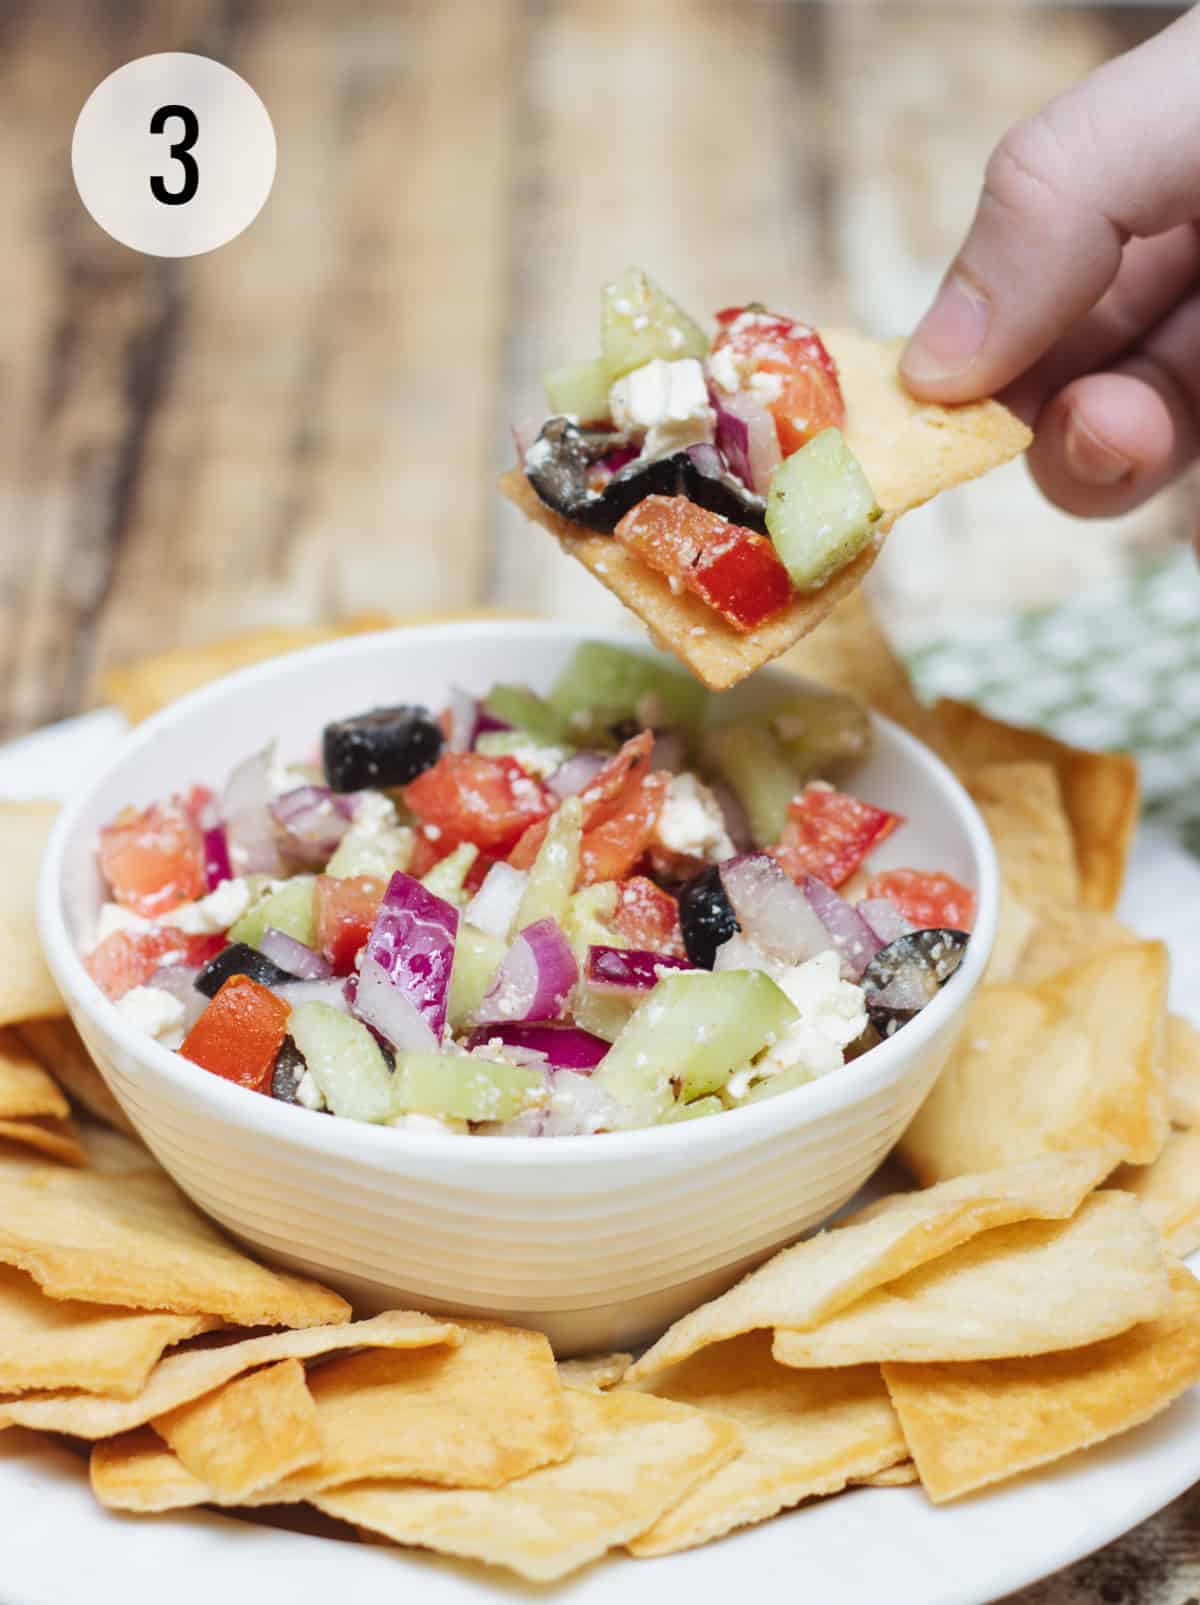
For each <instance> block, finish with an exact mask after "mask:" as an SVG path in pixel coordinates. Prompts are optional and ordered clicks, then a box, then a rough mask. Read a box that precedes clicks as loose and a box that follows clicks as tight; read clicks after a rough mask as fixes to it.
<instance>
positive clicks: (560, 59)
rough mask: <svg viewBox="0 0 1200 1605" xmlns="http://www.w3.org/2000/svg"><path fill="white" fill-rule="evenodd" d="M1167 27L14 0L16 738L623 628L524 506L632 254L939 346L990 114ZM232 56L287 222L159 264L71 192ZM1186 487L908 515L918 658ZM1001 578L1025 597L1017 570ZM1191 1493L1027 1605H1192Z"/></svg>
mask: <svg viewBox="0 0 1200 1605" xmlns="http://www.w3.org/2000/svg"><path fill="white" fill-rule="evenodd" d="M1175 9H1177V8H1174V7H1162V6H1155V5H1149V6H1131V7H1120V8H1108V7H1103V6H1100V5H1083V6H1057V5H1050V4H1020V3H999V4H990V3H979V4H969V3H961V4H959V3H955V0H928V3H926V4H923V5H922V4H900V3H896V4H889V3H883V0H879V3H873V0H861V3H858V0H830V3H828V4H815V3H814V4H803V3H797V4H782V3H761V4H754V3H739V0H457V3H453V0H155V4H154V5H152V6H151V5H135V4H127V5H126V4H113V3H110V0H4V4H3V7H2V8H0V108H2V110H0V117H2V118H3V134H4V137H3V138H2V139H0V195H2V196H3V197H4V203H5V207H4V214H5V215H4V228H3V229H2V230H0V386H2V390H0V394H2V397H3V429H2V431H0V530H2V531H3V533H2V535H0V733H9V734H11V733H16V732H18V731H21V730H25V729H28V728H31V727H32V726H35V725H37V724H40V723H43V722H44V721H46V720H50V719H54V718H57V717H60V716H62V715H64V714H68V713H70V712H73V711H74V710H76V709H78V708H79V707H80V706H82V705H84V704H85V703H86V702H87V701H88V700H89V698H91V697H92V696H93V695H94V687H95V685H96V679H97V675H98V673H99V672H100V671H101V670H102V669H103V668H104V666H106V665H109V664H112V663H115V662H119V661H121V660H123V659H126V658H129V657H132V656H135V655H137V654H139V653H142V652H145V651H147V650H151V649H153V648H156V647H161V646H165V645H169V644H176V643H185V642H193V641H199V640H205V639H208V638H211V637H213V636H216V635H220V634H223V633H227V632H230V631H235V630H244V629H248V628H252V627H254V626H256V625H260V624H287V623H301V622H306V621H310V620H313V619H317V618H321V617H325V616H334V615H338V614H342V613H349V612H353V611H356V610H359V609H364V608H369V609H385V610H390V611H395V612H407V611H415V610H420V609H422V608H446V607H457V606H465V605H469V604H472V603H475V602H479V601H484V600H490V601H495V602H500V603H506V604H512V605H519V606H523V607H532V608H535V609H537V610H541V611H546V612H551V613H568V614H571V615H573V616H576V617H579V618H584V619H588V620H591V621H594V622H597V623H600V622H604V623H609V622H612V620H613V617H614V610H615V604H612V603H611V602H610V601H609V599H608V598H607V597H605V596H604V595H602V594H601V593H600V592H599V591H598V589H597V588H596V587H595V586H594V585H593V584H592V582H590V581H589V580H587V578H586V576H584V575H583V574H582V571H576V569H575V566H574V565H572V564H570V563H568V562H567V560H565V559H562V558H560V557H558V556H556V555H555V553H554V552H553V551H552V549H551V548H550V547H549V546H548V544H547V542H546V540H545V538H544V537H543V536H541V535H539V534H538V533H537V532H535V531H532V530H530V529H527V528H526V527H524V526H523V525H522V524H521V522H520V520H519V519H517V518H516V517H515V516H514V515H513V514H512V513H511V511H510V510H509V509H508V508H506V507H505V506H503V505H502V504H501V502H500V500H499V498H498V497H497V494H496V492H495V489H494V479H495V475H496V473H497V471H498V470H499V468H500V467H501V466H502V465H503V464H504V463H505V460H506V458H507V456H508V454H509V451H510V449H511V448H510V443H509V433H508V431H509V425H510V422H511V420H513V419H519V418H522V417H527V416H534V415H536V413H537V411H538V408H539V404H540V397H539V391H538V383H537V376H538V374H539V371H540V370H541V369H542V368H543V367H545V366H546V365H548V364H550V363H552V362H555V361H561V360H563V359H565V358H569V357H573V356H583V355H586V354H588V352H589V351H590V350H591V349H592V348H593V347H594V344H595V340H596V332H595V323H596V299H597V288H598V285H599V284H600V282H601V281H602V280H603V279H604V278H605V277H607V276H610V275H611V274H612V273H613V272H614V271H616V270H618V269H619V268H620V267H621V266H622V265H624V263H625V262H627V261H634V262H637V263H639V264H641V265H643V266H645V267H647V268H648V269H650V270H651V271H652V272H653V273H654V274H655V275H656V276H657V277H659V278H660V279H661V280H662V281H663V282H664V283H665V284H666V285H667V286H669V288H670V289H671V290H672V291H673V292H674V293H676V294H677V295H678V296H679V298H680V299H681V300H682V301H683V302H684V304H685V305H687V306H690V307H692V308H694V309H695V310H696V311H697V312H698V313H701V314H703V313H705V312H707V311H708V309H710V308H712V307H715V306H720V305H722V304H725V303H728V302H731V301H735V300H744V299H748V298H751V297H757V298H760V299H763V300H766V301H768V302H776V303H778V304H780V305H781V306H783V307H785V308H789V309H792V310H795V311H797V312H799V313H800V314H801V315H804V316H807V317H809V318H811V319H812V320H813V321H814V322H818V323H819V322H821V321H822V320H826V321H828V320H830V319H835V318H853V319H855V320H857V321H860V322H864V323H866V324H868V325H871V326H873V327H875V328H877V329H878V330H880V331H881V332H897V331H901V330H903V329H905V328H906V327H909V326H911V324H912V322H913V320H914V319H915V318H916V317H917V316H918V315H919V312H920V310H921V308H922V306H923V304H924V301H925V300H926V298H927V297H928V295H929V293H930V292H931V290H932V288H933V286H934V285H935V283H936V281H937V277H938V274H939V272H940V270H941V268H942V266H943V265H944V264H945V261H946V259H947V257H948V256H949V254H950V252H951V251H952V250H953V248H954V246H955V244H956V242H957V240H958V238H959V237H960V235H961V232H962V230H963V228H964V226H965V224H966V221H967V219H968V218H969V216H970V212H971V208H972V205H973V202H974V197H975V193H976V189H977V186H978V182H979V175H980V171H981V168H982V165H983V162H984V160H985V158H986V155H987V152H988V150H989V149H990V148H991V146H992V144H993V143H994V142H995V140H996V139H997V138H998V136H999V135H1000V133H1001V132H1002V131H1003V130H1004V128H1005V127H1006V126H1007V125H1008V124H1009V123H1010V122H1012V121H1014V120H1015V119H1016V118H1017V117H1019V116H1021V115H1023V114H1024V113H1026V112H1028V111H1030V110H1032V109H1033V108H1034V107H1036V106H1037V105H1039V104H1040V103H1041V102H1042V101H1044V100H1045V99H1047V98H1048V97H1049V96H1050V95H1052V94H1053V93H1054V92H1055V91H1056V90H1058V89H1059V88H1061V87H1062V86H1064V85H1065V84H1066V83H1068V82H1070V81H1071V80H1072V79H1074V78H1075V77H1077V76H1079V75H1080V74H1082V73H1083V72H1085V71H1086V70H1087V69H1088V68H1089V67H1090V66H1092V65H1093V64H1095V63H1096V62H1098V61H1100V60H1102V59H1103V58H1104V57H1106V56H1108V55H1110V54H1112V53H1114V52H1115V51H1118V50H1120V49H1123V48H1126V47H1128V46H1129V45H1132V44H1134V43H1136V42H1137V41H1138V40H1139V39H1140V38H1142V37H1144V36H1145V35H1146V34H1148V33H1150V32H1151V31H1153V30H1154V29H1156V28H1157V27H1159V26H1161V25H1162V24H1163V22H1165V21H1166V20H1168V18H1169V17H1170V15H1172V14H1173V12H1174V10H1175ZM162 49H190V50H196V51H200V52H202V53H205V54H210V55H213V56H215V57H217V58H219V59H221V60H223V61H226V62H228V63H229V64H230V65H231V66H233V67H235V68H237V69H238V70H239V71H240V72H241V73H243V74H244V75H245V76H246V77H247V78H248V79H249V80H250V82H251V83H252V84H253V85H254V86H255V88H256V89H257V90H258V91H259V93H260V94H261V95H262V97H263V99H264V101H265V102H266V104H267V106H268V108H269V110H270V113H271V115H272V118H273V119H274V123H275V129H276V133H277V136H278V141H279V153H280V154H279V171H278V176H277V179H276V183H275V188H274V191H273V194H272V196H271V199H270V201H269V202H268V204H267V207H266V208H265V210H264V211H263V213H262V215H261V216H260V217H259V219H258V221H257V222H256V223H255V224H254V225H253V226H252V227H251V228H250V229H249V230H248V232H247V233H246V234H244V235H243V236H242V237H240V238H239V239H238V240H236V241H235V242H233V243H232V244H231V245H229V246H227V247H226V248H224V249H223V250H220V251H217V252H216V253H214V254H213V255H211V256H208V257H202V258H196V259H193V260H190V261H184V262H170V261H160V260H152V259H148V258H145V257H141V256H138V255H135V254H133V253H131V252H129V251H127V250H126V249H124V248H123V247H121V246H119V245H117V244H115V243H114V242H113V241H112V240H110V239H109V238H108V237H107V236H106V235H104V234H103V233H101V231H100V230H99V229H98V228H97V227H96V226H95V224H93V222H92V221H91V219H90V218H89V217H88V216H87V215H86V214H85V212H84V211H83V209H82V208H81V206H80V205H79V203H78V200H77V198H76V195H75V192H74V188H73V185H72V181H71V175H70V167H69V147H70V137H71V129H72V125H73V122H74V119H75V116H76V113H77V111H78V108H79V107H80V105H81V104H82V102H83V100H84V98H85V97H86V95H87V94H88V93H89V92H90V90H91V89H92V88H93V87H94V86H95V84H96V83H98V82H99V80H100V79H101V78H102V77H103V76H104V75H105V74H107V73H108V72H110V71H111V70H113V69H114V68H115V67H117V66H119V65H121V64H122V63H124V62H126V61H128V60H130V59H131V58H133V57H136V56H139V55H142V54H146V53H148V52H151V51H156V50H162ZM1187 516H1188V515H1187V502H1186V500H1185V499H1184V497H1183V493H1176V494H1173V495H1172V496H1169V497H1166V498H1163V499H1162V500H1161V501H1160V502H1158V503H1157V504H1155V505H1154V506H1153V507H1152V508H1150V509H1148V510H1146V511H1144V512H1142V513H1141V514H1138V515H1134V516H1132V517H1130V518H1128V519H1124V520H1121V521H1119V522H1117V523H1115V524H1113V525H1109V526H1103V527H1097V528H1092V529H1088V530H1086V531H1083V530H1081V528H1080V526H1079V525H1077V524H1073V523H1071V522H1070V521H1069V520H1066V519H1064V518H1062V517H1060V516H1059V515H1057V514H1055V513H1053V512H1051V511H1050V510H1049V509H1047V508H1045V507H1044V506H1043V505H1042V504H1041V503H1040V502H1039V501H1038V499H1037V497H1036V496H1035V494H1034V493H1033V491H1032V490H1031V488H1030V487H1029V486H1028V484H1027V483H1026V481H1025V479H1024V477H1023V474H1022V471H1021V469H1020V468H1019V467H1014V468H1012V469H1011V470H1006V471H1004V472H1002V473H1001V474H999V475H996V476H993V477H992V478H990V479H989V480H988V481H987V482H986V484H983V485H979V486H973V487H968V488H966V489H965V490H964V491H962V492H959V493H956V494H955V495H954V496H953V497H949V498H945V499H943V502H941V503H939V504H938V505H937V506H936V507H935V508H934V509H931V510H929V511H928V512H926V513H923V514H921V515H916V516H914V518H913V519H912V520H910V521H909V523H907V524H906V525H905V526H904V528H903V530H902V531H901V534H900V536H899V537H898V538H897V539H896V540H895V541H894V542H893V543H892V545H891V548H890V550H889V553H888V555H887V558H886V559H885V562H884V563H883V564H881V565H880V572H879V573H878V575H877V577H876V580H875V582H874V583H875V589H876V594H877V596H878V597H879V599H880V600H881V602H882V603H883V604H884V607H885V611H886V617H887V619H888V622H889V624H890V625H891V626H892V628H893V629H894V630H895V632H896V633H897V635H898V636H899V637H900V638H901V639H902V640H910V641H911V640H916V639H919V638H920V637H921V636H922V634H923V633H929V632H936V630H937V629H938V628H939V627H941V625H942V624H944V623H946V622H948V621H953V619H955V618H961V617H962V616H964V615H966V614H971V613H972V612H973V611H978V610H979V609H981V608H986V607H998V606H999V607H1005V606H1010V605H1018V604H1021V603H1029V602H1038V601H1044V600H1053V599H1054V598H1055V597H1057V596H1061V595H1063V594H1065V593H1067V592H1069V591H1071V590H1073V589H1075V588H1077V587H1079V586H1081V585H1084V584H1087V583H1089V582H1091V581H1094V580H1098V579H1102V578H1104V577H1107V576H1108V575H1110V574H1112V573H1113V572H1115V571H1117V570H1118V569H1119V568H1120V567H1121V566H1122V565H1123V564H1124V563H1125V562H1126V561H1127V560H1128V557H1129V555H1130V554H1131V553H1134V552H1139V551H1145V550H1155V549H1158V548H1161V547H1162V546H1164V545H1165V544H1166V543H1167V542H1169V541H1170V540H1172V539H1173V538H1175V537H1176V536H1177V535H1178V534H1179V533H1180V531H1181V530H1182V529H1183V527H1184V524H1185V522H1186V519H1187ZM998 576H1002V578H1000V579H998ZM1198 1533H1200V1496H1197V1495H1195V1494H1193V1495H1192V1496H1190V1497H1189V1498H1185V1499H1183V1500H1180V1501H1179V1502H1178V1503H1177V1504H1176V1505H1174V1506H1173V1507H1172V1508H1171V1509H1170V1510H1168V1511H1166V1512H1164V1513H1163V1514H1162V1515H1161V1516H1159V1517H1158V1518H1156V1519H1155V1520H1154V1521H1152V1522H1150V1523H1148V1524H1147V1525H1146V1526H1145V1527H1143V1528H1142V1529H1140V1530H1139V1532H1137V1533H1136V1534H1134V1535H1132V1536H1131V1537H1130V1538H1128V1539H1126V1540H1123V1541H1121V1542H1120V1543H1118V1544H1115V1545H1113V1546H1112V1547H1111V1548H1110V1549H1108V1550H1106V1551H1105V1552H1104V1553H1103V1554H1101V1555H1099V1556H1096V1557H1094V1558H1093V1559H1091V1560H1089V1561H1087V1562H1085V1563H1083V1564H1082V1565H1080V1566H1078V1567H1076V1568H1074V1569H1073V1570H1072V1571H1071V1572H1069V1573H1067V1574H1064V1575H1063V1576H1061V1577H1059V1578H1056V1579H1054V1580H1053V1581H1052V1582H1051V1583H1047V1584H1045V1585H1043V1586H1041V1587H1039V1588H1034V1589H1032V1590H1029V1591H1027V1592H1026V1593H1025V1594H1023V1595H1021V1596H1020V1599H1021V1605H1051V1602H1053V1605H1085V1602H1086V1605H1095V1602H1097V1601H1103V1602H1105V1605H1185V1601H1186V1600H1187V1599H1188V1596H1189V1594H1192V1593H1200V1536H1198Z"/></svg>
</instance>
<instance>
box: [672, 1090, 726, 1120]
mask: <svg viewBox="0 0 1200 1605" xmlns="http://www.w3.org/2000/svg"><path fill="white" fill-rule="evenodd" d="M724 1113H725V1105H724V1104H723V1103H722V1102H721V1100H720V1098H718V1097H717V1096H716V1095H715V1094H713V1093H710V1094H709V1096H708V1097H707V1098H697V1099H695V1100H694V1102H692V1103H677V1104H676V1105H675V1107H674V1108H673V1109H669V1110H668V1111H667V1113H666V1114H665V1115H664V1117H663V1125H664V1126H674V1125H677V1124H678V1123H679V1121H681V1120H703V1119H704V1117H705V1115H721V1114H724Z"/></svg>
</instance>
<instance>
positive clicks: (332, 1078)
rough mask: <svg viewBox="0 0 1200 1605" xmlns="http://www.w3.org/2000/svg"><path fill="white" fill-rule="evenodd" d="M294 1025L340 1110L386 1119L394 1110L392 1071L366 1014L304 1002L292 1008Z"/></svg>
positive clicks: (312, 1068) (317, 1077)
mask: <svg viewBox="0 0 1200 1605" xmlns="http://www.w3.org/2000/svg"><path fill="white" fill-rule="evenodd" d="M288 1030H289V1031H290V1032H291V1035H292V1040H293V1041H294V1042H295V1044H296V1046H297V1047H298V1048H299V1050H300V1052H301V1053H302V1054H303V1055H304V1058H305V1062H306V1063H307V1065H308V1070H309V1074H310V1075H311V1076H312V1078H313V1080H314V1081H315V1082H316V1084H317V1086H318V1087H320V1089H321V1092H322V1094H323V1095H324V1098H325V1103H326V1105H327V1107H328V1108H330V1109H332V1110H333V1112H334V1114H335V1115H344V1116H345V1117H346V1118H347V1119H349V1120H386V1119H387V1118H388V1117H389V1115H391V1114H393V1113H394V1108H393V1093H394V1087H393V1082H394V1077H393V1074H392V1071H391V1070H390V1069H389V1067H388V1062H387V1060H386V1059H385V1058H384V1056H383V1050H382V1049H381V1048H380V1046H379V1044H378V1042H376V1040H375V1038H374V1037H373V1036H372V1035H371V1033H370V1032H369V1031H368V1030H367V1028H366V1026H365V1025H363V1024H362V1022H361V1021H360V1020H356V1019H354V1017H353V1016H352V1015H349V1014H343V1013H342V1011H341V1010H340V1009H335V1008H334V1007H333V1005H332V1004H331V1003H302V1004H301V1005H300V1007H299V1008H298V1009H293V1010H292V1014H291V1018H290V1019H289V1021H288Z"/></svg>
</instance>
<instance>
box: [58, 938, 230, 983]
mask: <svg viewBox="0 0 1200 1605" xmlns="http://www.w3.org/2000/svg"><path fill="white" fill-rule="evenodd" d="M224 946H225V938H224V937H223V936H188V935H187V934H186V933H185V932H184V931H179V930H176V929H175V928H174V926H171V925H156V926H154V927H153V928H152V929H151V930H148V931H113V932H112V934H111V935H109V936H106V937H105V938H104V940H103V942H101V943H100V945H99V947H97V948H96V949H95V951H94V952H92V953H89V954H88V956H87V958H86V959H85V960H84V963H85V965H86V967H87V972H88V974H89V975H90V976H91V978H92V980H93V981H95V983H96V985H97V986H98V987H99V988H100V990H101V991H102V992H103V993H104V994H105V996H106V997H110V998H112V999H113V1001H114V1002H115V1001H116V1000H117V998H123V997H124V996H125V994H126V992H130V991H132V990H133V988H134V987H135V986H145V984H146V982H147V981H148V980H149V979H150V977H151V976H152V975H153V974H154V972H155V970H157V969H160V968H161V967H162V966H163V965H164V964H186V965H188V966H189V967H191V968H198V967H199V966H200V965H202V964H207V963H208V961H209V959H211V958H215V957H216V956H217V954H218V953H219V952H220V951H221V949H222V948H223V947H224Z"/></svg>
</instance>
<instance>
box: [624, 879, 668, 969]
mask: <svg viewBox="0 0 1200 1605" xmlns="http://www.w3.org/2000/svg"><path fill="white" fill-rule="evenodd" d="M608 923H609V924H610V925H611V926H612V928H613V930H614V931H615V932H616V934H617V935H618V936H619V937H620V939H621V944H620V945H621V946H622V947H633V948H644V949H648V950H649V951H650V952H652V953H669V954H671V955H672V956H673V957H682V955H683V932H682V931H681V930H680V927H679V904H678V903H677V902H676V901H675V899H674V898H673V897H672V896H671V894H670V892H664V891H663V889H662V887H661V886H656V885H655V884H654V882H653V881H652V880H650V879H649V878H648V877H647V876H645V875H633V876H631V877H630V878H629V880H627V881H622V882H621V885H620V887H619V888H618V890H617V906H616V910H615V912H614V913H613V916H612V918H611V920H609V922H608Z"/></svg>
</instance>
